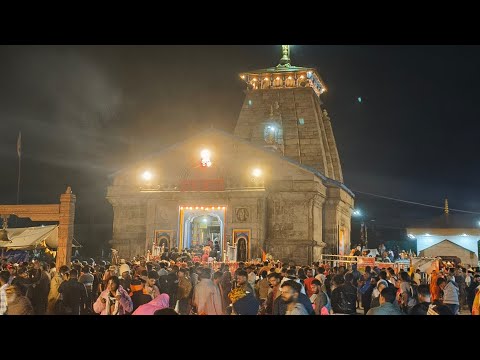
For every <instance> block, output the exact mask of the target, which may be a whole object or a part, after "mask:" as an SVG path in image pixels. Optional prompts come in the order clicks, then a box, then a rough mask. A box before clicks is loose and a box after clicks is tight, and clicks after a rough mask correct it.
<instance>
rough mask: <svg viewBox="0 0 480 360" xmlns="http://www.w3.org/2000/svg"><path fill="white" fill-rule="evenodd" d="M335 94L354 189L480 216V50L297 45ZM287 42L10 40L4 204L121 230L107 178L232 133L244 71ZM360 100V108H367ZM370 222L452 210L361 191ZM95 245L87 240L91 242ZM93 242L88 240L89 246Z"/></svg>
mask: <svg viewBox="0 0 480 360" xmlns="http://www.w3.org/2000/svg"><path fill="white" fill-rule="evenodd" d="M291 51H292V63H293V64H294V65H299V66H313V67H316V68H317V69H318V71H319V73H320V75H321V76H322V77H323V79H324V80H325V82H326V84H327V87H328V89H329V91H328V92H327V93H326V94H324V95H323V101H324V103H325V106H326V108H327V109H328V111H329V114H330V116H331V118H332V122H333V128H334V133H335V137H336V140H337V146H338V148H339V152H340V156H341V161H342V165H343V171H344V177H345V183H346V185H347V186H348V187H350V188H351V189H353V190H354V191H355V190H360V191H365V192H372V193H376V194H381V195H386V196H392V197H398V198H403V199H408V200H413V201H418V202H426V203H430V204H436V205H440V206H441V205H442V203H443V198H444V197H445V196H448V197H449V200H450V206H451V207H452V208H460V209H465V210H471V211H479V210H480V193H479V192H478V191H476V190H477V189H478V180H477V178H478V176H479V175H480V174H479V173H480V170H479V168H478V167H477V166H476V164H477V163H478V156H479V155H478V151H477V144H478V140H477V139H478V136H479V135H478V134H479V133H480V122H479V119H480V107H479V106H478V104H479V99H480V67H479V66H478V64H480V47H479V46H361V45H355V46H347V45H342V46H332V45H329V46H312V45H297V46H292V50H291ZM279 58H280V46H279V45H277V46H273V45H265V46H0V132H1V135H2V141H1V142H0V160H1V164H2V169H3V171H2V176H1V177H0V185H1V188H0V203H14V202H15V198H16V181H17V157H16V140H17V135H18V131H19V130H21V131H22V139H23V157H22V161H23V163H22V171H23V179H22V188H21V189H22V190H21V202H22V203H49V202H57V201H58V196H59V194H60V193H61V192H62V191H64V190H65V187H66V184H70V185H71V186H72V189H73V191H74V192H75V193H76V194H77V197H78V206H77V213H78V216H77V219H76V221H77V223H85V222H88V221H89V216H90V215H91V214H94V215H95V222H103V223H107V224H108V223H110V224H111V216H112V215H111V208H110V205H109V204H108V203H107V202H106V201H105V200H104V196H105V191H106V186H107V184H108V178H107V175H108V174H109V173H111V172H113V171H115V170H117V169H118V168H120V167H123V166H125V165H127V164H128V163H129V162H130V161H132V160H133V159H135V158H138V157H142V156H144V155H146V154H148V153H149V152H151V151H153V150H156V149H159V148H161V147H163V146H165V145H168V144H171V143H173V142H175V141H178V140H180V139H182V138H184V137H186V136H189V135H190V134H192V133H194V132H195V131H198V130H200V129H202V128H203V127H206V126H210V125H213V126H215V127H217V128H221V129H224V130H227V131H233V128H234V126H235V123H236V119H237V116H238V114H239V111H240V107H241V105H242V101H243V97H244V93H243V89H244V86H243V84H242V82H241V81H240V79H239V78H238V73H240V72H242V71H245V70H252V69H257V68H264V67H267V66H273V65H276V64H277V63H278V60H279ZM358 97H361V98H362V102H361V103H359V102H358V100H357V99H358ZM357 204H358V206H359V207H361V208H363V209H364V212H365V213H366V214H367V216H368V217H372V218H375V219H376V221H377V223H379V224H385V225H388V226H393V227H395V226H401V225H404V224H406V223H408V222H409V221H410V219H413V218H418V217H428V216H430V215H435V214H440V213H441V210H432V209H429V208H423V207H414V206H407V205H403V204H400V203H395V202H389V201H385V200H378V199H372V198H369V197H365V196H363V195H358V196H357ZM79 240H83V239H79ZM84 241H86V240H84Z"/></svg>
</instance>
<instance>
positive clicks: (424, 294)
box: [409, 284, 431, 315]
mask: <svg viewBox="0 0 480 360" xmlns="http://www.w3.org/2000/svg"><path fill="white" fill-rule="evenodd" d="M417 294H418V301H417V304H416V305H415V306H414V307H412V309H411V310H410V312H409V315H427V312H428V308H429V307H430V304H431V297H430V286H428V285H427V284H420V285H418V288H417Z"/></svg>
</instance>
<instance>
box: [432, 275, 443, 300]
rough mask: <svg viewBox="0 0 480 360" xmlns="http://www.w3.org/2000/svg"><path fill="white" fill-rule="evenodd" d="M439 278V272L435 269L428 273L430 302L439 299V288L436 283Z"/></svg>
mask: <svg viewBox="0 0 480 360" xmlns="http://www.w3.org/2000/svg"><path fill="white" fill-rule="evenodd" d="M438 278H439V274H438V273H437V271H436V270H433V271H432V273H431V274H430V296H431V300H432V303H433V302H435V301H437V300H440V296H441V289H440V288H439V287H438V285H437V280H438Z"/></svg>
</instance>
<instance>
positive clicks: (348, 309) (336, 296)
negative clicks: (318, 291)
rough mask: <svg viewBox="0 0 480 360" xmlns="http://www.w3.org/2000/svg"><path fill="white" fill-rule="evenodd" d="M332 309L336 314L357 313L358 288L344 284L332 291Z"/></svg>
mask: <svg viewBox="0 0 480 360" xmlns="http://www.w3.org/2000/svg"><path fill="white" fill-rule="evenodd" d="M330 300H331V302H332V309H333V312H334V313H336V314H356V313H357V288H356V287H355V286H353V285H351V284H348V283H347V284H343V285H340V286H339V287H337V288H335V290H333V291H332V297H331V299H330Z"/></svg>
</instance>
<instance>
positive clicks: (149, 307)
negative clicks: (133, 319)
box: [132, 294, 170, 315]
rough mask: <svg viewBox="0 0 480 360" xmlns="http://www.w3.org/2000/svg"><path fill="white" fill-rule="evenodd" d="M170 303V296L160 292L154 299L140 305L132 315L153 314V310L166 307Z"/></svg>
mask: <svg viewBox="0 0 480 360" xmlns="http://www.w3.org/2000/svg"><path fill="white" fill-rule="evenodd" d="M169 305H170V296H168V294H160V295H159V296H157V297H156V298H155V299H153V300H152V301H150V302H149V303H147V304H145V305H140V306H139V307H138V309H137V310H135V311H134V312H133V314H132V315H153V314H154V313H155V311H157V310H162V309H165V308H168V307H169Z"/></svg>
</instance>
